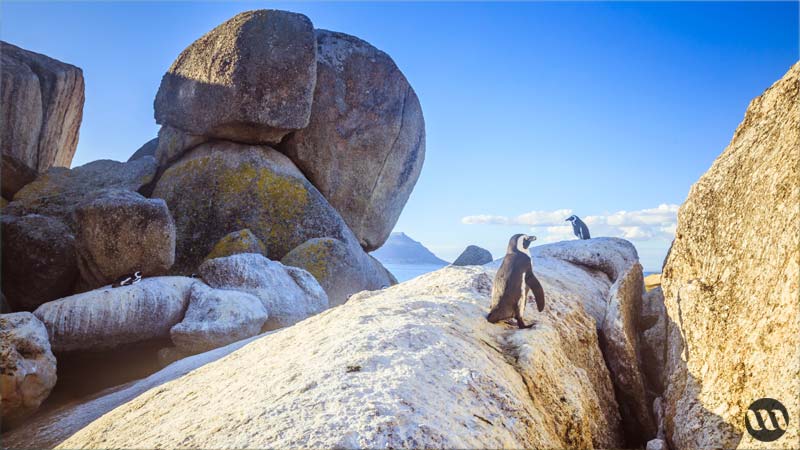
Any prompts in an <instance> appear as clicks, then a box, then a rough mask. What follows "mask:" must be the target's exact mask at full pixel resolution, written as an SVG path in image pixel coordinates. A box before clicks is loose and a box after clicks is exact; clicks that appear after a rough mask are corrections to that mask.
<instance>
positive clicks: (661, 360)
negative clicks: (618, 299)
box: [639, 286, 667, 395]
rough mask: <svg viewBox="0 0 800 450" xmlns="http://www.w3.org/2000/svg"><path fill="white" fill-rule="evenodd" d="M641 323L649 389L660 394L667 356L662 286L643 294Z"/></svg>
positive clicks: (644, 361)
mask: <svg viewBox="0 0 800 450" xmlns="http://www.w3.org/2000/svg"><path fill="white" fill-rule="evenodd" d="M639 323H640V327H639V333H640V335H639V337H640V340H639V343H640V348H641V352H640V356H641V358H640V359H641V361H640V362H641V367H642V370H643V371H644V375H645V379H646V381H647V384H648V387H649V388H650V389H649V390H651V391H653V392H654V393H655V394H656V395H660V394H661V393H662V392H664V387H665V385H666V358H667V308H666V306H664V293H663V292H662V290H661V287H660V286H659V287H657V288H655V289H652V290H650V291H648V292H645V294H644V295H643V296H642V311H641V316H640V320H639Z"/></svg>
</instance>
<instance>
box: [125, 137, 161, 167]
mask: <svg viewBox="0 0 800 450" xmlns="http://www.w3.org/2000/svg"><path fill="white" fill-rule="evenodd" d="M156 148H158V138H157V137H155V138H153V139H150V140H149V141H147V142H145V143H144V145H142V146H141V147H139V148H138V149H137V150H136V151H135V152H133V154H132V155H131V157H130V158H128V162H131V161H135V160H137V159H142V158H143V157H145V156H152V157H154V158H155V156H156Z"/></svg>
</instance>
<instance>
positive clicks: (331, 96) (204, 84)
mask: <svg viewBox="0 0 800 450" xmlns="http://www.w3.org/2000/svg"><path fill="white" fill-rule="evenodd" d="M0 45H2V50H3V52H2V53H3V55H2V57H3V67H2V83H3V96H4V97H3V100H4V101H3V107H2V114H3V118H4V122H3V127H2V133H3V134H2V137H3V143H4V144H3V145H4V146H3V149H2V150H3V196H4V199H3V216H2V257H3V261H2V262H3V264H2V293H3V305H4V308H5V305H6V303H8V305H9V308H10V309H11V310H12V311H32V312H33V315H30V314H29V316H30V320H31V321H35V323H36V324H38V325H39V329H40V331H45V330H46V333H40V334H42V335H46V337H45V340H46V341H47V343H48V347H47V349H46V351H47V352H50V351H51V348H52V352H54V353H55V355H56V356H58V357H59V358H61V357H62V355H74V354H75V352H105V351H111V350H113V351H123V350H124V349H125V348H127V346H129V345H131V344H137V343H142V342H144V341H147V342H156V343H160V342H161V341H162V340H167V339H169V340H171V341H172V346H169V347H165V348H162V350H161V351H159V355H160V356H163V357H164V358H165V359H170V358H172V359H174V357H175V356H176V355H177V356H185V355H189V354H194V353H199V352H203V351H207V350H210V349H214V348H217V347H220V346H224V345H228V344H230V343H232V342H236V341H239V340H242V339H245V338H249V337H251V336H254V335H257V334H258V333H261V332H265V331H268V330H274V329H278V328H282V327H287V326H291V325H293V324H295V323H297V322H299V321H302V320H304V319H306V318H307V317H309V316H312V315H315V314H317V313H320V312H322V311H324V310H325V309H327V308H329V307H330V306H336V305H341V304H343V303H345V302H346V301H347V300H348V299H349V298H350V297H351V296H352V295H353V294H355V293H357V292H361V291H364V290H378V289H382V288H385V287H388V286H390V285H392V284H396V280H395V279H394V277H393V276H392V275H391V274H390V273H389V272H388V271H387V270H386V269H385V268H384V267H383V266H382V265H381V264H380V263H379V262H378V261H377V260H376V259H374V258H372V257H371V256H370V255H369V254H368V253H367V252H368V251H372V250H374V249H376V248H378V247H380V246H381V245H382V244H383V243H384V242H385V241H386V239H387V237H388V235H389V232H390V230H391V229H392V227H393V226H394V224H395V222H396V221H397V219H398V216H399V214H400V212H401V210H402V208H403V206H404V205H405V203H406V201H407V200H408V197H409V195H410V193H411V189H412V188H413V186H414V184H415V183H416V181H417V178H418V177H419V174H420V170H421V167H422V163H423V161H424V153H425V130H424V120H423V117H422V111H421V108H420V105H419V100H418V99H417V97H416V94H415V93H414V91H413V89H412V88H411V87H410V85H409V83H408V81H407V80H406V79H405V77H404V76H403V74H402V73H401V72H400V70H399V69H398V68H397V66H396V65H395V64H394V62H393V61H392V59H391V58H390V57H389V56H388V55H386V54H385V53H383V52H381V51H379V50H377V49H376V48H374V47H372V46H371V45H369V44H368V43H366V42H364V41H361V40H359V39H357V38H355V37H352V36H348V35H345V34H341V33H333V32H329V31H324V30H315V29H314V27H313V25H312V23H311V21H310V20H309V19H308V18H307V17H305V16H303V15H301V14H295V13H290V12H285V11H275V10H258V11H249V12H245V13H242V14H239V15H237V16H235V17H233V18H232V19H230V20H228V21H227V22H225V23H223V24H221V25H220V26H218V27H217V28H215V29H213V30H211V31H210V32H209V33H207V34H206V35H204V36H203V37H201V38H200V39H198V40H197V41H195V42H194V43H193V44H191V45H190V46H189V47H187V48H186V49H185V50H184V51H183V52H182V53H181V54H180V55H179V56H178V58H177V59H176V60H175V62H174V63H173V65H172V66H171V67H170V69H169V70H168V71H167V73H166V74H165V75H164V77H163V79H162V82H161V86H160V87H159V90H158V93H157V95H156V99H155V103H154V108H155V118H156V121H157V122H158V123H159V124H160V125H161V130H160V131H159V133H158V137H157V138H155V139H153V140H151V141H149V142H147V143H146V144H145V145H143V146H142V147H141V148H140V149H139V150H137V151H136V153H135V154H134V155H133V156H132V157H131V158H130V159H129V160H128V161H127V162H124V163H122V162H116V161H109V160H100V161H94V162H91V163H88V164H86V165H83V166H80V167H76V168H73V169H69V168H66V167H60V166H69V163H70V161H71V159H72V154H73V153H74V151H75V145H76V143H77V127H78V125H79V124H80V116H81V114H80V113H81V109H82V102H83V79H82V76H81V73H80V69H76V68H73V67H72V66H69V65H65V64H62V63H59V62H58V61H55V60H51V59H49V58H47V57H44V56H42V55H37V54H34V53H31V52H27V51H25V50H22V49H19V48H17V47H14V46H12V45H10V44H5V43H0ZM26 124H27V125H26ZM26 126H27V127H28V128H25V127H26ZM6 144H9V145H11V146H10V147H9V146H6ZM9 171H10V172H9ZM6 172H9V173H8V174H7V173H6ZM12 172H13V173H12ZM7 200H10V201H7ZM268 258H269V259H268ZM189 275H192V276H189ZM139 280H141V281H139ZM132 281H136V283H133V284H130V283H131V282H132ZM4 312H5V310H4ZM159 345H161V344H159ZM42 352H43V353H46V352H45V351H44V350H43V351H42ZM153 352H155V350H153ZM50 356H51V357H52V353H51V354H50ZM6 359H7V358H6V357H5V356H4V362H5V361H6ZM53 367H54V359H53ZM54 381H55V379H54V378H53V382H54ZM45 387H46V386H45ZM51 387H52V385H50V386H49V387H46V389H45V388H43V389H40V391H41V392H42V393H43V395H42V396H41V398H40V399H39V401H40V400H41V399H43V398H44V397H46V396H47V392H49V388H51ZM3 398H4V401H5V398H6V393H5V392H4V396H3ZM34 403H35V402H34ZM34 403H32V402H30V401H28V402H27V403H26V405H33V406H32V409H35V407H36V406H38V403H36V404H35V405H34ZM4 405H5V404H4ZM5 411H6V410H5V409H4V412H3V419H7V418H10V417H11V415H8V414H6V412H5Z"/></svg>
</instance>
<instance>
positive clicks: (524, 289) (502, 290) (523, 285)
mask: <svg viewBox="0 0 800 450" xmlns="http://www.w3.org/2000/svg"><path fill="white" fill-rule="evenodd" d="M535 240H536V236H527V235H524V234H515V235H514V236H511V239H510V240H509V241H508V249H507V250H506V256H505V257H504V258H503V263H502V264H501V265H500V269H498V270H497V275H495V277H494V286H493V287H492V309H491V311H489V315H488V316H487V317H486V319H487V320H488V321H489V322H491V323H497V322H499V321H501V320H506V319H511V318H512V317H513V318H514V319H516V320H517V326H518V327H520V328H530V327H532V326H533V324H530V325H525V322H524V321H523V320H522V314H523V313H524V312H525V303H526V302H527V298H528V290H529V289H530V290H531V291H533V296H534V297H535V298H536V306H537V308H538V309H539V311H542V310H544V289H542V285H541V284H540V283H539V280H537V279H536V276H535V275H534V274H533V265H532V263H531V256H530V254H529V253H528V247H529V246H530V245H531V242H533V241H535Z"/></svg>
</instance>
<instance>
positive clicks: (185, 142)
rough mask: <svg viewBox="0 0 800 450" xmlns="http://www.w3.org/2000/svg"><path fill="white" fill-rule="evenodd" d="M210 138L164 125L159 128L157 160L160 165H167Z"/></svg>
mask: <svg viewBox="0 0 800 450" xmlns="http://www.w3.org/2000/svg"><path fill="white" fill-rule="evenodd" d="M208 140H209V138H206V137H204V136H199V135H195V134H189V133H187V132H185V131H181V130H179V129H177V128H173V127H171V126H169V125H164V126H162V127H161V129H160V130H158V143H157V145H156V153H155V155H156V160H157V161H158V164H159V165H160V166H162V167H166V166H168V165H169V164H170V163H172V162H174V161H176V160H177V159H179V158H180V157H181V155H183V154H184V153H186V152H187V151H189V150H191V149H193V148H195V147H197V146H198V145H200V144H202V143H203V142H206V141H208Z"/></svg>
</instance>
